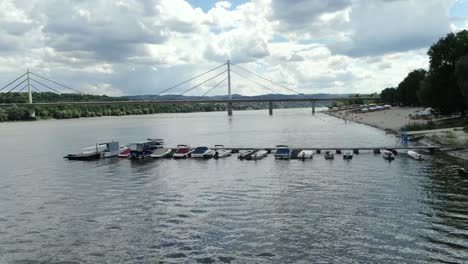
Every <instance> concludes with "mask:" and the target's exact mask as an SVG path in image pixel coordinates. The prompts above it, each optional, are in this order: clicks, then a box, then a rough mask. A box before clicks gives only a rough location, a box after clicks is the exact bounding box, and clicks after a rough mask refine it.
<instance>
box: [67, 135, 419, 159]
mask: <svg viewBox="0 0 468 264" xmlns="http://www.w3.org/2000/svg"><path fill="white" fill-rule="evenodd" d="M232 153H233V151H232V150H230V149H226V148H225V147H224V146H223V145H215V146H214V148H209V147H206V146H200V147H195V148H191V147H190V146H189V145H178V146H177V148H175V149H171V148H165V147H164V140H163V139H147V140H146V141H144V142H139V143H132V144H129V145H125V146H121V145H120V144H119V142H115V141H113V142H107V143H98V144H96V146H93V147H88V148H84V149H82V150H81V152H79V153H76V154H68V155H67V156H65V157H64V158H67V159H69V160H94V159H100V158H110V157H119V158H129V159H145V158H154V159H162V158H174V159H187V158H201V159H211V158H215V159H219V158H225V157H228V156H231V155H232ZM269 153H270V152H269V151H268V150H265V149H246V150H242V151H240V152H239V154H238V156H237V157H238V158H239V159H240V160H260V159H263V158H265V157H266V156H267V155H268V154H269ZM316 153H317V154H320V153H321V151H320V150H319V149H317V150H315V151H314V150H300V149H293V148H290V147H288V146H286V145H277V146H276V148H275V153H274V154H273V155H274V157H275V159H283V160H289V159H301V160H307V159H312V158H313V157H314V154H316ZM407 153H408V155H409V156H410V157H411V158H414V159H417V160H422V159H423V157H422V155H421V154H419V153H417V152H415V151H413V150H409V151H408V152H407ZM335 154H342V157H343V159H344V160H350V159H352V158H353V156H354V154H359V150H356V149H355V150H353V151H344V152H343V153H342V151H341V150H335V152H333V151H331V150H327V151H325V152H324V158H325V159H327V160H332V159H334V158H335ZM374 154H382V157H383V158H384V159H386V160H394V159H395V156H396V155H397V154H398V153H397V151H396V150H394V149H386V150H383V151H382V152H381V151H380V150H379V149H376V150H374Z"/></svg>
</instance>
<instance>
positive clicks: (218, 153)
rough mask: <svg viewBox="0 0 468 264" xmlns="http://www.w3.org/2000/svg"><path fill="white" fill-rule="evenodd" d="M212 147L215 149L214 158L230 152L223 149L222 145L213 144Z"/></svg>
mask: <svg viewBox="0 0 468 264" xmlns="http://www.w3.org/2000/svg"><path fill="white" fill-rule="evenodd" d="M214 147H215V149H216V150H215V154H214V158H215V159H219V158H225V157H228V156H231V154H232V150H227V149H225V148H224V146H223V145H215V146H214Z"/></svg>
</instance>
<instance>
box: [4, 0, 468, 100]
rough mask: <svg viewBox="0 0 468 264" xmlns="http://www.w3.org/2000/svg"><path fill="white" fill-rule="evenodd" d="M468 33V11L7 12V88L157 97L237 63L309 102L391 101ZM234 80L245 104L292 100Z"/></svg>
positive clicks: (360, 3)
mask: <svg viewBox="0 0 468 264" xmlns="http://www.w3.org/2000/svg"><path fill="white" fill-rule="evenodd" d="M465 28H468V0H329V1H326V0H295V1H288V0H250V1H247V0H231V1H214V0H120V1H116V0H47V1H45V0H42V1H41V0H0V86H3V84H6V83H8V82H9V81H10V80H12V79H14V78H15V77H16V76H19V75H20V74H22V73H23V72H25V71H26V69H27V68H29V69H30V70H31V71H33V72H36V73H39V74H42V75H44V76H48V77H50V78H52V79H54V80H57V81H59V82H61V83H64V84H67V85H69V86H71V87H73V88H76V89H79V90H82V91H85V92H88V93H94V94H108V95H136V94H151V93H156V92H158V91H161V90H163V89H165V88H167V87H170V86H171V85H174V84H177V83H178V82H181V81H184V80H186V79H189V78H190V77H192V76H195V75H197V74H200V73H202V72H204V71H206V70H209V69H211V68H214V67H216V66H218V65H221V64H223V63H225V62H226V60H227V59H230V60H231V61H232V62H233V63H235V64H236V65H239V66H241V67H244V68H246V69H249V70H251V71H253V72H256V73H258V74H261V75H262V76H265V77H266V78H268V79H271V80H274V81H275V82H278V83H280V84H281V85H284V86H286V87H290V88H291V89H294V90H295V91H300V92H304V93H369V92H380V91H381V90H382V89H383V88H385V87H389V86H395V85H397V84H398V83H399V81H401V80H402V78H404V77H405V76H406V74H407V73H408V72H409V71H411V70H412V69H416V68H427V67H428V57H427V55H426V51H427V49H428V47H429V46H430V45H431V44H432V43H434V42H435V41H437V40H438V39H439V38H440V37H442V36H445V35H446V34H447V33H448V32H456V31H458V30H461V29H465ZM223 70H224V68H221V69H219V70H218V71H214V72H211V73H210V74H211V75H210V74H207V75H205V76H203V78H199V79H195V80H193V81H192V82H189V83H187V84H186V85H183V86H181V87H178V88H177V89H175V90H174V91H171V92H173V93H177V92H180V91H183V90H186V89H188V88H190V87H191V86H194V85H197V84H198V83H200V82H202V81H204V80H206V79H208V78H209V77H211V76H214V75H216V74H218V73H219V72H222V71H223ZM233 70H236V71H237V72H235V73H233V76H232V85H233V92H234V93H238V94H244V95H256V94H265V93H271V91H270V90H266V89H265V87H264V86H268V87H270V88H271V89H274V91H276V92H278V93H291V92H290V91H289V90H286V89H282V88H280V87H277V86H271V85H269V83H268V82H266V81H262V80H261V79H254V77H253V76H252V75H248V74H247V73H246V72H243V71H241V70H240V69H236V68H233ZM241 75H242V76H241ZM245 77H248V78H250V79H254V80H255V81H256V82H257V83H254V82H251V81H248V80H247V79H245ZM224 78H225V77H224V75H222V76H219V77H218V78H215V79H213V80H212V81H209V82H206V83H205V84H203V85H201V86H200V88H198V89H195V90H193V91H192V92H190V93H188V95H190V94H191V95H201V94H203V93H204V92H206V91H208V90H209V89H210V88H211V87H213V86H214V85H215V84H217V83H219V82H221V81H222V80H223V79H224ZM262 85H263V86H262ZM226 87H227V84H226V83H225V82H223V83H221V84H220V85H219V87H218V88H216V89H215V90H213V91H212V92H211V93H210V95H211V94H212V95H214V94H226V90H227V88H226Z"/></svg>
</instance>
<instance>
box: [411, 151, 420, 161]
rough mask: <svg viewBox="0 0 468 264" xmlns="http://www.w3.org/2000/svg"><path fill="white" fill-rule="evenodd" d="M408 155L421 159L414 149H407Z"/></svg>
mask: <svg viewBox="0 0 468 264" xmlns="http://www.w3.org/2000/svg"><path fill="white" fill-rule="evenodd" d="M408 156H410V157H411V158H413V159H415V160H422V159H423V158H422V155H421V154H419V153H417V152H416V151H412V150H409V151H408Z"/></svg>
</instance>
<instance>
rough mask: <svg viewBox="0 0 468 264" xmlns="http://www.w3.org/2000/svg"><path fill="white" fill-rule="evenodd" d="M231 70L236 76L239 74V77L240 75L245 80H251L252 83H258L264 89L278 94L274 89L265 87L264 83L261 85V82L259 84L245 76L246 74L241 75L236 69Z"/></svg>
mask: <svg viewBox="0 0 468 264" xmlns="http://www.w3.org/2000/svg"><path fill="white" fill-rule="evenodd" d="M231 72H233V73H235V74H236V75H237V76H240V77H242V78H244V79H246V80H249V81H251V82H253V83H255V84H257V85H260V86H261V87H263V88H264V89H267V90H269V91H270V92H273V93H275V94H278V92H277V91H275V90H273V89H271V88H270V87H267V86H266V85H263V84H261V83H259V82H257V81H254V80H252V79H250V78H249V77H246V76H244V75H242V74H240V73H238V72H236V71H233V70H231Z"/></svg>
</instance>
